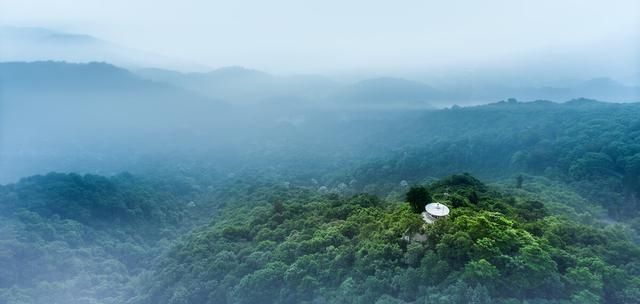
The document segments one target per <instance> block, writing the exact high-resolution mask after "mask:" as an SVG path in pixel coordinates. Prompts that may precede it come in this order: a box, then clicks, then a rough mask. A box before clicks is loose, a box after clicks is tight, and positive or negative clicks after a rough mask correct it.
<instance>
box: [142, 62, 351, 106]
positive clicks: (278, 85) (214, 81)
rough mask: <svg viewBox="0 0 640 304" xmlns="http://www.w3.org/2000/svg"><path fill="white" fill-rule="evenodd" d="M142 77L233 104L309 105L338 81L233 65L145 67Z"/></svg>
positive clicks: (325, 94)
mask: <svg viewBox="0 0 640 304" xmlns="http://www.w3.org/2000/svg"><path fill="white" fill-rule="evenodd" d="M136 73H137V74H138V75H140V76H141V77H143V78H147V79H151V80H155V81H162V82H167V83H171V84H174V85H177V86H180V87H182V88H185V89H188V90H192V91H195V92H198V93H200V94H203V95H206V96H209V97H212V98H216V99H221V100H224V101H226V102H228V103H230V104H235V105H269V104H271V105H273V104H281V105H291V106H296V105H298V106H299V105H305V104H306V105H309V104H312V103H314V101H317V100H320V99H323V98H325V97H326V96H328V95H329V94H330V93H331V92H333V91H334V90H336V89H337V88H338V87H339V84H338V83H337V82H335V81H332V80H330V79H328V78H325V77H322V76H316V75H294V76H286V77H285V76H276V75H271V74H269V73H265V72H261V71H257V70H252V69H247V68H243V67H238V66H233V67H224V68H220V69H216V70H213V71H210V72H206V73H181V72H177V71H171V70H164V69H156V68H148V69H140V70H137V71H136Z"/></svg>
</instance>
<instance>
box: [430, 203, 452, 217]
mask: <svg viewBox="0 0 640 304" xmlns="http://www.w3.org/2000/svg"><path fill="white" fill-rule="evenodd" d="M424 210H425V211H426V212H427V213H428V214H430V215H432V216H447V215H449V207H447V206H445V205H443V204H440V203H431V204H428V205H426V206H425V207H424Z"/></svg>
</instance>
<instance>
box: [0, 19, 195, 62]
mask: <svg viewBox="0 0 640 304" xmlns="http://www.w3.org/2000/svg"><path fill="white" fill-rule="evenodd" d="M0 45H2V47H1V48H0V59H1V60H2V61H5V62H9V61H27V62H31V61H44V60H55V61H66V62H74V63H87V62H92V61H104V62H109V63H112V64H115V65H118V66H123V67H127V68H142V67H151V66H153V67H163V68H174V69H180V68H188V69H195V70H202V69H204V67H202V66H200V65H198V64H195V63H192V62H188V61H186V60H181V59H176V58H171V57H168V56H163V55H161V54H156V53H154V52H150V51H143V50H138V49H134V48H129V47H126V46H122V45H118V44H116V43H113V42H110V41H106V40H103V39H100V38H98V37H94V36H90V35H85V34H81V33H80V34H75V33H67V32H61V31H56V30H51V29H47V28H38V27H17V26H0Z"/></svg>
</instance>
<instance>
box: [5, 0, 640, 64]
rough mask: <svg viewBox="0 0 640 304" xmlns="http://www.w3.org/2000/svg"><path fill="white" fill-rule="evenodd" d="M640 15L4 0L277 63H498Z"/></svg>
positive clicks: (529, 7)
mask: <svg viewBox="0 0 640 304" xmlns="http://www.w3.org/2000/svg"><path fill="white" fill-rule="evenodd" d="M639 20H640V1H638V0H619V1H618V0H607V1H594V0H580V1H578V0H553V1H551V0H535V1H517V0H484V1H475V0H469V1H461V0H449V1H426V0H422V1H420V0H405V1H403V0H398V1H375V0H356V1H347V0H323V1H302V0H298V1H295V0H272V1H247V0H233V1H215V0H214V1H211V0H210V1H205V0H181V1H175V0H174V1H162V0H137V1H136V0H108V1H106V0H105V1H98V0H80V1H79V0H48V1H46V0H40V1H39V0H0V24H2V25H14V26H35V27H45V28H50V29H55V30H61V31H66V32H71V33H79V34H89V35H93V36H96V37H99V38H102V39H104V40H108V41H111V42H114V43H118V44H121V45H124V46H127V47H132V48H137V49H141V50H147V51H154V52H157V53H160V54H164V55H167V56H171V57H175V58H181V59H188V60H192V61H194V62H199V63H202V64H206V65H208V66H211V67H219V66H228V65H242V66H247V67H252V68H257V69H264V70H267V71H274V72H322V71H333V70H348V69H403V68H406V69H409V68H414V69H415V68H431V67H446V66H448V65H455V64H458V65H460V64H482V63H500V62H502V61H509V60H518V58H522V57H526V56H535V54H538V53H540V52H543V53H545V52H546V53H549V52H560V53H562V52H565V53H569V54H570V53H571V52H572V51H574V50H575V49H580V48H592V47H596V48H598V47H599V48H602V47H603V44H607V43H609V42H611V41H613V42H615V43H622V44H623V46H622V48H629V47H630V46H631V45H635V46H637V45H638V43H637V39H638V37H640V35H639V31H640V30H639V29H640V22H639ZM616 48H618V49H619V48H620V47H619V46H616ZM599 52H600V53H601V54H603V60H604V61H606V59H605V57H607V51H606V48H605V50H604V51H602V50H599ZM618 57H619V56H618ZM636 58H637V57H636Z"/></svg>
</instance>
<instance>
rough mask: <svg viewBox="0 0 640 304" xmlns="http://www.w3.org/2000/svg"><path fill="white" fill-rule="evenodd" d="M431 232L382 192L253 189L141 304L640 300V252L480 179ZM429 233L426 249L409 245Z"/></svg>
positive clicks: (450, 181)
mask: <svg viewBox="0 0 640 304" xmlns="http://www.w3.org/2000/svg"><path fill="white" fill-rule="evenodd" d="M427 189H428V191H429V192H430V193H431V194H435V195H438V194H443V193H444V192H447V193H448V194H449V196H448V199H447V200H446V202H445V203H446V204H448V205H450V206H451V207H452V214H451V216H450V217H449V218H448V219H446V220H442V221H438V222H436V224H434V225H428V226H423V222H422V220H421V219H420V217H419V215H418V214H415V213H413V211H411V208H410V207H409V205H408V204H406V203H404V202H394V201H385V200H381V199H380V198H378V197H375V196H371V195H356V196H352V197H341V196H339V195H335V194H334V195H320V194H318V193H317V192H315V191H309V190H306V189H301V188H296V189H285V188H279V189H278V188H276V189H273V188H272V189H262V188H259V189H254V190H253V191H251V193H250V194H249V193H247V194H248V195H249V196H248V197H246V198H247V199H250V201H244V198H243V199H241V200H239V201H238V202H236V203H235V204H233V205H230V206H229V207H227V208H226V209H225V211H224V213H223V214H221V216H220V217H219V218H218V219H217V220H214V221H213V222H212V223H211V225H209V226H208V227H206V228H203V229H201V230H200V231H198V232H196V233H194V234H192V235H191V236H190V237H189V238H188V239H186V240H185V241H184V242H182V243H180V244H179V245H178V246H176V247H175V248H174V249H172V250H171V251H170V252H169V253H168V254H167V256H166V257H165V260H164V261H163V262H162V263H161V264H160V266H159V268H158V270H157V271H156V272H155V274H154V275H153V277H152V279H150V280H149V281H147V282H145V283H144V284H143V285H144V286H146V288H145V290H146V291H145V292H143V293H142V294H141V295H140V296H139V297H138V299H137V300H135V301H134V303H374V302H376V303H405V302H411V303H413V302H417V303H423V302H425V301H426V302H428V303H495V302H501V303H518V302H519V301H520V300H523V299H527V300H528V301H529V303H569V302H572V303H600V302H607V303H636V302H637V301H638V299H640V288H638V286H640V285H639V284H640V277H639V275H640V273H639V272H638V269H639V266H640V264H638V263H639V262H640V247H638V246H637V245H634V244H633V243H632V242H631V241H630V240H629V239H628V236H627V235H625V233H624V231H623V230H616V229H615V228H614V229H612V228H608V229H602V228H596V227H590V226H585V225H580V224H577V223H575V222H573V221H570V220H568V219H566V218H561V217H556V216H552V215H550V214H549V213H548V211H547V210H546V208H545V206H544V203H543V202H538V201H529V200H523V199H520V198H518V197H512V196H508V195H504V194H501V193H499V192H496V191H495V190H494V189H492V188H490V187H487V186H485V185H483V184H482V183H481V182H480V181H478V180H476V179H474V178H473V177H471V176H469V175H455V176H451V177H449V178H446V179H444V180H441V181H439V182H435V183H432V184H430V185H428V187H427ZM413 233H421V234H424V235H426V237H427V240H426V241H425V242H419V241H411V242H408V241H406V240H403V239H402V236H403V235H406V234H407V235H410V234H413Z"/></svg>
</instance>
